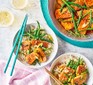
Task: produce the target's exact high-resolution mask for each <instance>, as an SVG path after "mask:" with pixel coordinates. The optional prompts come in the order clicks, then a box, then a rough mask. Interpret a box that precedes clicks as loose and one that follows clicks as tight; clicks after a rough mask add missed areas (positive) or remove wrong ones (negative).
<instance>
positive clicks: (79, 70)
mask: <svg viewBox="0 0 93 85" xmlns="http://www.w3.org/2000/svg"><path fill="white" fill-rule="evenodd" d="M85 70H86V68H85V65H79V66H78V67H77V70H76V75H80V74H81V73H83V72H84V71H85Z"/></svg>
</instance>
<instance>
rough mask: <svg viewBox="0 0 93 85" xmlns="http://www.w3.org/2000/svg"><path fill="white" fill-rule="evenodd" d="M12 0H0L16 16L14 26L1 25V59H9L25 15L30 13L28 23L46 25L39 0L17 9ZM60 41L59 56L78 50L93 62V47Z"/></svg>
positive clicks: (31, 1) (2, 5)
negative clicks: (14, 39)
mask: <svg viewBox="0 0 93 85" xmlns="http://www.w3.org/2000/svg"><path fill="white" fill-rule="evenodd" d="M10 1H11V0H0V8H3V7H7V8H9V9H10V10H11V11H12V12H13V14H14V16H15V21H14V23H13V25H12V26H10V27H8V28H1V27H0V59H3V60H7V59H8V56H9V54H10V51H11V49H12V42H13V38H14V35H15V34H16V32H17V31H18V30H19V28H20V25H21V23H22V20H23V18H24V15H25V14H26V13H28V15H29V20H28V23H32V22H36V20H38V21H39V22H40V23H41V24H43V25H46V22H45V20H44V17H43V15H42V11H41V8H40V2H39V0H29V4H28V6H27V7H26V8H25V9H23V10H15V9H14V8H12V6H11V4H10ZM58 41H59V50H58V54H57V56H59V55H60V54H62V53H65V52H78V53H81V54H83V55H85V56H86V57H87V58H88V59H89V60H90V61H91V63H92V64H93V49H87V48H80V47H76V46H73V45H71V44H69V43H67V42H65V41H63V40H61V39H58Z"/></svg>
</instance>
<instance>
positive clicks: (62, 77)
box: [58, 72, 68, 83]
mask: <svg viewBox="0 0 93 85" xmlns="http://www.w3.org/2000/svg"><path fill="white" fill-rule="evenodd" d="M58 77H59V80H60V81H61V82H62V83H64V82H66V81H68V77H67V76H66V74H65V73H64V72H61V73H60V74H58Z"/></svg>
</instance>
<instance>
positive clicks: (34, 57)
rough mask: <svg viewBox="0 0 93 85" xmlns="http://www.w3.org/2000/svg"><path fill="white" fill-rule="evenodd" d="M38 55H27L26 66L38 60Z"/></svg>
mask: <svg viewBox="0 0 93 85" xmlns="http://www.w3.org/2000/svg"><path fill="white" fill-rule="evenodd" d="M38 56H39V55H38V54H37V53H35V52H33V53H31V54H28V55H27V56H26V62H27V63H28V64H32V63H33V62H34V61H35V60H36V59H37V58H38Z"/></svg>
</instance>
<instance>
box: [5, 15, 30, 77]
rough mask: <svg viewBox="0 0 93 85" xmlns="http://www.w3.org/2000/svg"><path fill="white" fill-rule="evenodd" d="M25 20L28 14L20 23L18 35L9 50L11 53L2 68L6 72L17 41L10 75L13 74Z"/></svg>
mask: <svg viewBox="0 0 93 85" xmlns="http://www.w3.org/2000/svg"><path fill="white" fill-rule="evenodd" d="M27 20H28V15H25V18H24V21H23V23H22V26H21V28H20V30H19V32H18V35H17V37H16V39H15V42H14V46H13V49H12V51H11V54H10V56H9V59H8V62H7V63H6V66H5V69H4V73H6V71H7V69H8V66H9V63H10V61H11V58H12V55H13V52H14V50H15V48H16V45H17V43H18V41H19V43H18V47H17V51H16V55H15V59H14V63H13V66H12V70H11V73H10V76H12V74H13V70H14V67H15V63H16V59H17V56H18V51H19V48H20V44H21V41H22V36H23V33H24V29H25V27H26V23H27ZM20 35H21V36H20ZM19 38H20V39H19Z"/></svg>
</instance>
